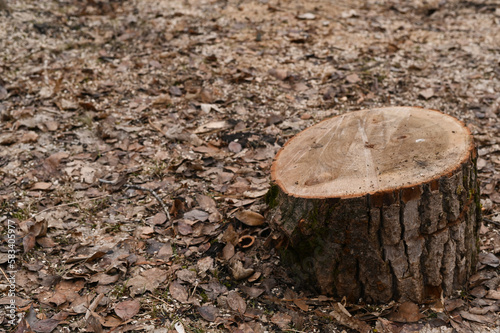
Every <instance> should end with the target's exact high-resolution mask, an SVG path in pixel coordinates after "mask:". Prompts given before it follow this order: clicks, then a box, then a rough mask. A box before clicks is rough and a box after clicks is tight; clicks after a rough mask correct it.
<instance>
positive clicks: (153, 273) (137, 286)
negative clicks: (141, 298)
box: [127, 268, 168, 297]
mask: <svg viewBox="0 0 500 333" xmlns="http://www.w3.org/2000/svg"><path fill="white" fill-rule="evenodd" d="M167 276H168V275H167V272H166V271H165V270H162V269H159V268H151V269H148V270H145V271H144V272H141V274H140V275H136V276H134V277H133V278H131V279H130V280H129V281H128V283H127V286H128V287H129V290H130V296H132V297H134V296H135V295H139V294H143V293H145V292H146V291H151V292H152V291H154V290H156V289H157V288H158V287H159V286H160V283H163V282H164V281H165V280H166V279H167Z"/></svg>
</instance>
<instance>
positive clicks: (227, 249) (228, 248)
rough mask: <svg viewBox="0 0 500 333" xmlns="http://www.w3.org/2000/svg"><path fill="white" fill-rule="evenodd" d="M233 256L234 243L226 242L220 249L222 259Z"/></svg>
mask: <svg viewBox="0 0 500 333" xmlns="http://www.w3.org/2000/svg"><path fill="white" fill-rule="evenodd" d="M233 256H234V245H233V244H231V243H227V244H226V245H225V246H224V248H223V249H222V259H224V260H229V259H231V258H232V257H233Z"/></svg>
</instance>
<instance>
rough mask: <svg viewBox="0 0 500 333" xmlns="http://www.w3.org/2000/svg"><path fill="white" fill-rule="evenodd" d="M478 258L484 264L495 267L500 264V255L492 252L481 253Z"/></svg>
mask: <svg viewBox="0 0 500 333" xmlns="http://www.w3.org/2000/svg"><path fill="white" fill-rule="evenodd" d="M478 259H479V262H480V263H481V264H483V265H488V266H491V267H494V268H495V267H498V266H499V265H500V259H498V257H497V256H495V255H494V254H493V253H491V252H488V253H479V256H478Z"/></svg>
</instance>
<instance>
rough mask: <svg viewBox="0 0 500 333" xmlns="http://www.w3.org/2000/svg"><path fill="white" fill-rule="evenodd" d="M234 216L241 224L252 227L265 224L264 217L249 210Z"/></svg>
mask: <svg viewBox="0 0 500 333" xmlns="http://www.w3.org/2000/svg"><path fill="white" fill-rule="evenodd" d="M266 192H267V191H266ZM234 216H235V217H236V218H237V219H238V220H240V221H241V222H242V223H244V224H246V225H249V226H252V227H256V226H259V225H262V224H264V222H265V219H264V216H262V215H261V214H259V213H256V212H253V211H251V210H242V211H239V212H237V213H236V214H234Z"/></svg>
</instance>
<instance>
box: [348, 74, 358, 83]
mask: <svg viewBox="0 0 500 333" xmlns="http://www.w3.org/2000/svg"><path fill="white" fill-rule="evenodd" d="M345 79H346V81H347V82H349V83H358V82H359V81H361V79H360V78H359V76H358V74H356V73H353V74H350V75H347V76H346V78H345Z"/></svg>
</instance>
